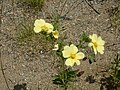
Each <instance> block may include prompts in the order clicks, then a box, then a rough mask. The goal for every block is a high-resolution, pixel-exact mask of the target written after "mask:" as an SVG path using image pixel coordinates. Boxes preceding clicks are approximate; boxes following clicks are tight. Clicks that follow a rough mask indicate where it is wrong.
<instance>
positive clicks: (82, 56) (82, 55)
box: [76, 52, 85, 59]
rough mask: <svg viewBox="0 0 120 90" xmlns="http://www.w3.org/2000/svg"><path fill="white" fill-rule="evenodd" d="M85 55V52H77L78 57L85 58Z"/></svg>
mask: <svg viewBox="0 0 120 90" xmlns="http://www.w3.org/2000/svg"><path fill="white" fill-rule="evenodd" d="M84 57H85V55H84V53H82V52H79V53H77V54H76V59H83V58H84Z"/></svg>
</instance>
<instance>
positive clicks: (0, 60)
mask: <svg viewBox="0 0 120 90" xmlns="http://www.w3.org/2000/svg"><path fill="white" fill-rule="evenodd" d="M0 64H1V65H0V66H1V71H2V74H3V77H4V79H5V83H6V85H7V88H8V90H10V87H9V85H8V82H7V79H6V76H5V73H4V69H3V64H2V59H0Z"/></svg>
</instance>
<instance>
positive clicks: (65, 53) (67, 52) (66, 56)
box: [62, 50, 71, 58]
mask: <svg viewBox="0 0 120 90" xmlns="http://www.w3.org/2000/svg"><path fill="white" fill-rule="evenodd" d="M62 53H63V57H64V58H68V57H70V55H71V53H70V52H69V50H63V51H62Z"/></svg>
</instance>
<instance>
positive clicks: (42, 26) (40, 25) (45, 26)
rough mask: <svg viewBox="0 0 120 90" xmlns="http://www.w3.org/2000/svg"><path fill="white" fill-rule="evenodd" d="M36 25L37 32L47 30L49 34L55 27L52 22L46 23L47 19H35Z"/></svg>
mask: <svg viewBox="0 0 120 90" xmlns="http://www.w3.org/2000/svg"><path fill="white" fill-rule="evenodd" d="M34 26H35V27H34V31H35V33H39V32H41V31H45V32H47V33H48V34H49V33H51V32H52V31H53V28H54V27H53V25H52V24H50V23H46V22H45V20H43V19H40V20H39V19H37V20H35V23H34Z"/></svg>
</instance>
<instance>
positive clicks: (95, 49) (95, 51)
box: [93, 45, 97, 54]
mask: <svg viewBox="0 0 120 90" xmlns="http://www.w3.org/2000/svg"><path fill="white" fill-rule="evenodd" d="M93 50H94V53H95V54H97V48H96V47H95V46H94V45H93Z"/></svg>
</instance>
